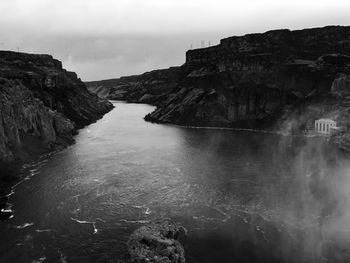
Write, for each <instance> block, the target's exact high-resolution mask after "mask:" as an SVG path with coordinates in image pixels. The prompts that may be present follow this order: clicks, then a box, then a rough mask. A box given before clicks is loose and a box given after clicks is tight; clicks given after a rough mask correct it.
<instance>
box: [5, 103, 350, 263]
mask: <svg viewBox="0 0 350 263" xmlns="http://www.w3.org/2000/svg"><path fill="white" fill-rule="evenodd" d="M114 104H115V106H116V107H115V109H114V110H113V111H111V112H110V113H108V114H107V115H105V116H104V118H103V119H101V120H99V121H98V122H97V123H95V124H92V125H90V126H88V127H86V128H84V129H82V130H81V131H80V133H79V135H77V136H76V144H74V145H72V146H71V147H69V148H67V149H65V150H64V151H62V152H59V153H56V154H53V155H52V156H49V157H42V158H41V159H40V160H39V161H38V162H36V163H32V164H29V165H27V166H26V168H25V169H24V171H23V175H24V177H25V178H26V179H25V180H23V181H22V182H21V183H20V184H18V185H17V186H16V187H15V188H14V194H12V195H11V197H10V203H11V209H12V210H13V211H14V217H13V218H11V219H10V220H8V221H4V222H0V227H1V228H0V262H117V259H119V258H121V257H122V255H123V254H125V251H126V247H125V243H126V241H127V239H128V236H129V235H130V233H132V231H134V230H135V229H136V228H137V227H140V226H142V225H143V224H146V223H147V222H149V221H151V220H154V219H160V218H170V219H172V220H174V221H176V222H178V223H179V224H181V225H182V226H183V228H184V231H183V232H184V233H183V234H182V236H181V241H182V243H183V245H184V247H185V250H186V258H187V261H188V262H204V263H207V262H208V263H209V262H210V263H214V262H350V252H349V247H350V246H349V240H350V238H349V236H350V235H349V233H350V220H349V219H350V215H349V210H350V209H349V208H350V205H349V203H348V200H350V199H349V197H350V195H349V191H350V180H349V179H348V174H349V173H348V171H349V165H348V161H346V159H343V158H342V157H339V156H337V152H336V151H335V150H334V149H332V147H331V146H329V145H328V144H326V143H325V141H326V140H325V139H324V138H305V137H290V136H281V135H274V134H264V133H258V132H248V131H232V130H215V129H189V128H182V127H175V126H170V125H158V124H151V123H147V122H145V121H144V120H143V116H145V115H146V114H147V113H149V112H151V111H152V110H153V109H154V107H152V106H149V105H141V104H125V103H121V102H114Z"/></svg>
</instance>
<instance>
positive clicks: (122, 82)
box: [85, 67, 183, 104]
mask: <svg viewBox="0 0 350 263" xmlns="http://www.w3.org/2000/svg"><path fill="white" fill-rule="evenodd" d="M182 78H183V76H182V70H181V68H180V67H171V68H169V69H161V70H154V71H151V72H146V73H144V74H142V75H135V76H128V77H121V78H118V79H108V80H101V81H91V82H86V83H85V84H86V85H87V87H88V89H89V90H90V91H91V92H93V93H95V94H97V95H98V96H99V97H101V98H108V99H111V100H125V101H128V102H135V103H150V104H157V101H162V100H164V99H165V98H164V97H163V96H162V95H164V94H168V93H170V92H172V91H173V89H174V87H176V86H177V85H178V83H179V81H180V80H181V79H182Z"/></svg>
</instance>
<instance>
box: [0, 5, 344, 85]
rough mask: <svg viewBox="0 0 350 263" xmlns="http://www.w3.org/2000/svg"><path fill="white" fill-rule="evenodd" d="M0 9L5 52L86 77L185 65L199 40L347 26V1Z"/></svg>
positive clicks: (0, 42)
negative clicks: (57, 63)
mask: <svg viewBox="0 0 350 263" xmlns="http://www.w3.org/2000/svg"><path fill="white" fill-rule="evenodd" d="M0 11H1V14H0V49H4V50H17V48H19V50H20V51H22V52H30V53H48V54H51V55H53V56H54V57H55V58H58V59H60V60H62V61H63V64H64V67H65V68H67V69H69V70H72V71H75V72H77V73H78V75H79V76H80V77H81V78H82V79H83V80H98V79H106V78H114V77H119V76H123V75H130V74H139V73H143V72H145V71H148V70H152V69H158V68H166V67H169V66H175V65H181V64H183V63H184V61H185V52H186V50H187V49H189V47H190V45H191V43H192V44H193V46H194V47H199V46H200V42H201V40H205V41H206V44H207V43H208V41H211V43H212V44H217V43H219V40H220V39H221V38H224V37H229V36H232V35H241V34H246V33H253V32H264V31H267V30H270V29H279V28H289V29H302V28H308V27H317V26H325V25H350V1H349V0H288V1H285V0H0Z"/></svg>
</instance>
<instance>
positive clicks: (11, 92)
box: [0, 51, 113, 164]
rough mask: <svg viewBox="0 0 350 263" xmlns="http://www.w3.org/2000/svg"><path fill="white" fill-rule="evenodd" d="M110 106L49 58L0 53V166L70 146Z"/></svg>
mask: <svg viewBox="0 0 350 263" xmlns="http://www.w3.org/2000/svg"><path fill="white" fill-rule="evenodd" d="M112 108H113V106H112V104H111V103H110V102H108V101H107V100H105V99H101V98H99V97H98V96H96V95H95V94H92V93H90V92H89V91H88V90H87V89H86V86H85V84H84V83H83V82H82V81H81V80H80V79H79V78H78V77H77V75H76V74H75V73H74V72H69V71H66V70H65V69H63V68H62V64H61V62H60V61H58V60H56V59H54V58H52V56H49V55H34V54H25V53H18V52H11V51H0V163H1V164H4V163H5V164H6V163H11V162H14V161H18V160H19V161H21V160H26V159H29V158H31V157H33V156H36V155H39V154H41V153H44V152H48V151H51V150H55V149H59V148H62V147H65V146H67V145H68V144H71V143H72V142H73V141H74V140H73V135H74V134H75V133H76V130H77V129H78V128H81V127H83V126H85V125H88V124H90V123H92V122H94V121H96V120H97V119H99V118H101V117H102V116H103V114H105V113H106V112H108V111H110V110H111V109H112Z"/></svg>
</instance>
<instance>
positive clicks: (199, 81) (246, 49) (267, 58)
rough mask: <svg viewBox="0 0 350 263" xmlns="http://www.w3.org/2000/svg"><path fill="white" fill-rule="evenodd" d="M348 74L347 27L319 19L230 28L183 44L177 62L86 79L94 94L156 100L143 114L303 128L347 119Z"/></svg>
mask: <svg viewBox="0 0 350 263" xmlns="http://www.w3.org/2000/svg"><path fill="white" fill-rule="evenodd" d="M349 74H350V27H346V26H327V27H323V28H312V29H304V30H296V31H290V30H287V29H283V30H273V31H268V32H265V33H257V34H248V35H244V36H233V37H229V38H225V39H222V40H221V41H220V44H219V45H216V46H212V47H207V48H201V49H194V50H188V51H187V52H186V62H185V63H184V64H183V65H182V66H179V67H171V68H169V69H163V70H155V71H151V72H147V73H144V74H142V75H138V76H129V77H121V78H118V79H109V80H102V81H93V82H87V83H86V84H87V87H88V89H89V90H90V91H92V92H94V93H96V94H97V95H99V96H100V97H102V98H108V99H116V100H125V101H128V102H136V103H149V104H152V105H155V106H157V108H156V110H155V111H153V112H152V113H150V114H148V115H146V116H145V120H147V121H151V122H157V123H171V124H177V125H184V126H206V127H228V128H245V129H263V130H270V131H278V132H282V133H284V134H303V133H305V132H307V131H310V130H313V127H314V121H315V120H316V119H318V118H332V119H334V120H336V121H337V122H338V123H340V125H342V126H343V127H348V126H349V120H350V118H349V117H350V116H349V112H350V96H349V95H350V93H349V90H350V86H349V79H350V77H349V76H350V75H349ZM349 141H350V140H349V136H348V135H346V134H343V135H342V136H338V137H337V138H336V139H335V140H334V142H336V143H338V144H339V145H340V146H341V148H343V149H350V148H349V147H348V145H349Z"/></svg>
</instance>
